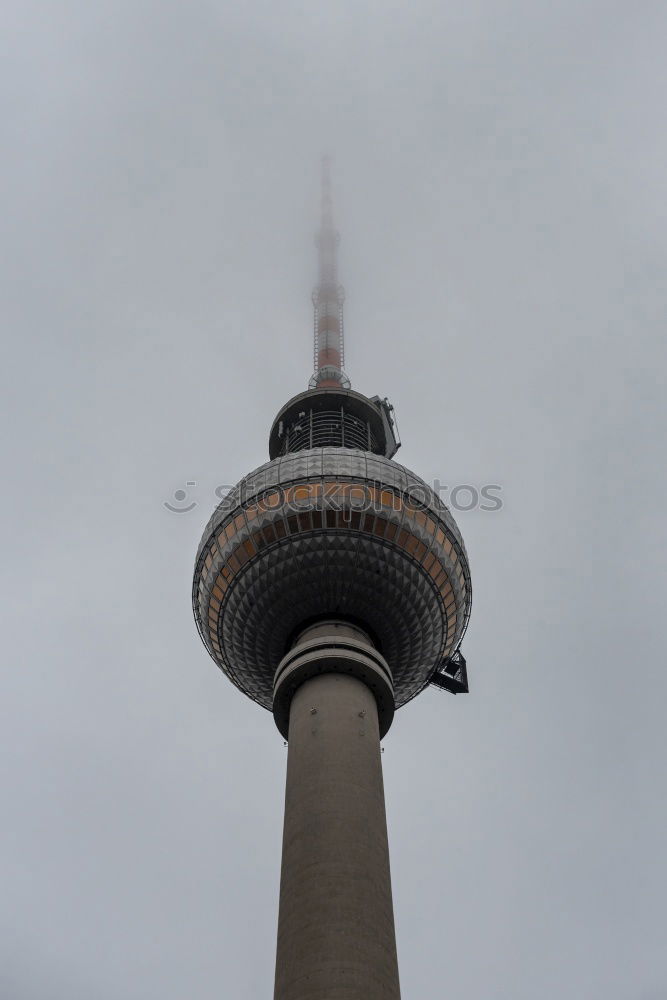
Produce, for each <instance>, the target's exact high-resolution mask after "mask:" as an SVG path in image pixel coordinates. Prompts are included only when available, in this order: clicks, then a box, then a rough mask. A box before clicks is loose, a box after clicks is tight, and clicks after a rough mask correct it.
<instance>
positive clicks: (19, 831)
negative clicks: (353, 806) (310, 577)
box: [0, 0, 667, 1000]
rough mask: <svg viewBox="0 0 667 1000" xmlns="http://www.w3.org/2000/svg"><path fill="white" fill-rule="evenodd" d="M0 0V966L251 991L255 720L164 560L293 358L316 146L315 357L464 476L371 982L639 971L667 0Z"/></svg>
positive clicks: (261, 454)
mask: <svg viewBox="0 0 667 1000" xmlns="http://www.w3.org/2000/svg"><path fill="white" fill-rule="evenodd" d="M2 20H3V32H2V35H3V39H4V55H3V60H2V69H1V70H0V72H1V74H2V78H3V80H2V82H3V86H2V90H1V93H2V98H1V99H2V104H3V108H2V122H3V131H4V156H3V158H2V178H3V190H4V194H5V207H4V212H3V226H2V250H3V265H2V272H1V273H2V283H3V286H4V287H3V291H4V294H3V299H4V301H5V309H4V314H5V322H4V329H5V337H4V351H3V365H2V381H3V386H2V389H3V391H2V403H3V407H4V419H3V423H2V427H3V435H2V436H3V465H2V467H3V470H4V476H5V485H4V488H3V500H4V506H5V515H4V521H3V526H4V529H5V531H4V540H3V548H2V551H3V559H2V580H3V585H4V586H3V594H4V596H3V602H2V607H3V612H4V617H5V622H4V629H3V635H4V647H5V658H4V659H5V667H4V670H3V672H2V692H0V719H1V723H0V725H1V729H0V731H1V733H2V737H1V739H2V744H3V751H2V755H1V758H0V760H1V764H0V767H1V769H2V789H3V790H2V800H3V805H4V820H3V823H2V828H1V829H0V865H1V866H2V870H1V879H2V885H3V892H2V901H1V902H0V921H1V922H0V970H1V971H0V994H1V995H2V997H3V998H6V1000H43V998H46V997H48V998H49V1000H61V998H62V1000H71V998H72V997H86V998H90V1000H118V998H119V997H121V996H122V997H123V998H124V1000H153V998H155V1000H157V998H159V1000H184V998H186V997H187V998H192V1000H214V998H216V1000H217V998H220V997H224V998H227V997H229V998H234V1000H236V998H239V1000H263V998H266V997H269V996H271V995H272V988H273V963H274V957H275V931H276V919H277V904H278V885H279V866H280V847H281V830H282V807H283V794H284V775H285V763H286V750H285V748H284V746H283V741H282V738H281V737H280V736H279V734H278V732H277V730H276V729H275V726H274V724H273V721H272V719H271V716H270V715H269V714H268V713H267V712H265V711H263V710H262V709H260V708H258V707H257V706H256V705H255V704H253V703H252V702H250V701H249V700H248V699H246V698H244V697H243V696H242V695H241V694H240V693H239V692H238V691H237V690H236V689H235V688H234V687H233V686H232V685H231V684H230V683H229V682H228V681H227V680H226V679H225V678H224V677H223V676H222V674H221V673H220V672H219V671H218V670H217V669H216V668H215V666H214V664H213V662H212V661H211V660H210V658H209V657H208V655H207V654H206V651H205V649H204V647H203V645H202V644H201V642H200V640H199V638H198V636H197V633H196V629H195V626H194V621H193V616H192V610H191V606H190V587H191V579H192V568H193V562H194V554H195V550H196V546H197V542H198V540H199V537H200V535H201V531H202V529H203V526H204V524H205V522H206V520H207V519H208V516H209V514H210V511H211V509H212V507H213V505H214V503H215V502H216V500H215V495H214V490H215V489H216V487H218V486H220V485H224V484H229V485H231V484H233V483H235V482H236V481H237V480H238V479H240V477H241V476H242V475H243V474H245V473H246V472H248V471H250V470H251V469H252V468H254V467H256V466H257V465H259V464H260V463H262V462H263V461H265V460H266V458H267V457H268V452H267V439H268V431H269V427H270V424H271V421H272V419H273V416H274V415H275V413H276V412H277V410H278V409H279V407H280V406H281V405H282V403H283V402H284V401H285V400H286V399H287V398H288V397H289V396H291V395H293V394H295V393H296V392H299V391H301V390H302V389H304V388H305V387H306V385H307V381H308V377H309V375H310V372H311V363H312V342H311V338H312V305H311V302H310V294H311V290H312V286H313V284H314V282H315V280H316V260H315V250H314V246H313V233H314V231H315V229H316V226H317V219H318V200H319V192H318V166H319V158H320V155H321V153H322V152H323V151H328V152H330V153H332V155H333V158H334V159H333V168H332V169H333V185H334V206H335V214H336V220H337V225H338V228H339V229H340V231H341V245H340V275H341V280H342V281H343V283H344V285H345V288H346V296H347V297H346V368H347V371H348V374H349V375H350V378H351V380H352V384H353V387H354V388H356V389H358V390H359V391H361V392H365V393H368V394H369V395H373V394H375V393H379V394H380V395H381V396H385V395H387V396H389V398H390V399H391V401H392V403H393V404H394V406H395V408H396V414H397V417H398V423H399V427H400V432H401V437H402V440H403V446H402V448H401V451H400V452H399V454H398V455H397V460H399V461H401V462H402V463H404V464H405V465H407V466H408V467H410V468H412V469H414V470H415V471H416V472H418V473H419V474H420V475H422V476H423V477H424V478H426V479H428V480H429V481H433V480H436V479H437V480H438V482H439V483H440V484H441V486H442V488H443V490H444V489H445V487H446V488H447V489H448V490H449V491H450V492H451V489H452V488H453V487H455V486H456V485H461V484H469V485H473V486H475V487H476V488H481V487H482V486H483V485H485V484H487V485H488V484H497V485H498V486H499V487H500V496H501V497H502V509H500V510H498V511H492V512H489V511H482V510H480V509H479V508H475V509H472V510H470V511H467V512H465V511H463V512H458V511H454V513H455V515H456V517H457V521H458V523H459V525H460V527H461V529H462V531H463V534H464V538H465V540H466V544H467V547H468V553H469V556H470V563H471V571H472V580H473V592H474V597H473V610H472V617H471V621H470V626H469V629H468V633H467V636H466V638H465V641H464V645H463V649H464V652H465V655H466V657H467V660H468V668H469V678H470V685H471V691H470V694H469V695H468V696H464V697H456V698H454V697H451V696H449V695H446V694H444V693H442V692H439V691H436V690H434V689H431V690H427V691H425V692H424V693H423V694H422V695H421V696H420V697H419V698H417V699H416V700H415V701H414V702H412V703H411V704H409V705H408V706H406V707H405V708H403V709H402V710H401V711H400V712H399V713H398V714H397V717H396V720H395V723H394V726H393V728H392V730H391V732H390V733H389V735H388V736H387V738H386V739H385V741H384V748H385V753H384V756H383V765H384V775H385V787H386V797H387V813H388V824H389V839H390V849H391V857H392V878H393V888H394V905H395V913H396V927H397V943H398V954H399V964H400V971H401V985H402V992H403V996H404V997H405V998H406V1000H433V998H437V997H440V996H443V997H447V998H448V1000H490V998H494V1000H502V998H504V997H507V998H508V1000H510V998H511V1000H534V998H535V997H540V998H541V1000H561V997H562V996H563V994H564V993H565V994H567V995H568V996H569V997H571V998H574V1000H598V998H599V1000H603V998H604V1000H663V998H665V997H666V996H667V953H666V951H665V946H664V923H665V895H666V889H667V865H666V850H665V840H666V837H665V832H666V827H667V805H666V803H665V795H664V768H665V757H664V750H665V721H664V712H665V709H664V705H665V698H666V696H667V681H666V679H665V672H664V643H663V621H662V616H663V614H664V604H665V598H666V596H667V595H666V589H667V588H666V586H665V577H664V571H663V567H664V551H665V531H664V526H663V521H664V515H663V508H664V504H665V485H666V478H667V477H666V475H665V463H664V448H665V444H664V441H665V412H664V379H665V376H664V371H665V350H664V343H665V333H664V316H665V305H666V302H665V299H666V295H665V263H666V256H667V255H666V250H667V236H666V228H665V214H666V209H665V205H666V204H667V199H666V194H667V192H666V190H665V187H666V185H665V154H666V152H667V140H666V139H665V113H664V108H665V103H666V99H667V93H666V90H667V88H666V84H667V68H666V63H665V58H664V50H665V37H666V30H667V10H666V9H665V6H664V5H663V4H659V3H650V2H646V3H637V4H627V3H626V4H621V3H614V2H612V3H609V2H607V3H601V2H599V0H598V2H592V0H583V2H582V0H579V2H576V3H575V2H573V0H563V2H561V3H559V4H546V3H540V2H537V3H535V2H533V3H527V2H518V0H506V2H504V3H499V2H497V0H473V2H471V3H467V4H465V5H462V4H451V3H450V4H439V3H432V2H426V0H417V2H416V3H413V4H411V5H409V6H408V5H403V4H401V5H399V4H396V3H384V4H380V3H377V2H370V0H361V2H359V3H354V4H353V3H350V2H348V0H342V2H341V3H338V4H330V5H319V4H311V5H304V4H298V3H292V2H285V3H280V4H270V3H268V2H255V3H248V4H243V5H241V4H238V5H231V4H224V3H219V2H214V0H194V2H192V3H187V4H185V3H175V2H173V0H172V2H169V0H167V2H162V3H157V2H155V0H139V2H132V3H130V2H128V0H115V2H114V3H110V2H102V3H96V4H90V3H83V2H82V0H70V2H64V0H56V2H55V3H51V4H45V3H38V2H36V0H23V2H21V3H18V2H17V0H10V3H9V4H7V5H6V6H5V9H4V12H3V15H2ZM188 484H190V485H188ZM177 490H183V491H185V493H186V497H185V499H184V500H182V501H181V500H178V499H177V498H175V496H174V494H175V493H176V491H177ZM179 497H180V494H179ZM443 498H444V499H447V496H446V495H445V493H443ZM167 502H168V503H170V504H171V505H172V506H177V507H178V506H179V505H180V506H181V507H186V506H190V505H191V504H192V503H194V504H195V506H194V507H193V508H192V509H191V510H190V511H188V512H186V511H184V510H182V511H181V512H180V513H173V512H171V511H169V510H168V509H167V508H166V507H165V503H167Z"/></svg>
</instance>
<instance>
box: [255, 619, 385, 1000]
mask: <svg viewBox="0 0 667 1000" xmlns="http://www.w3.org/2000/svg"><path fill="white" fill-rule="evenodd" d="M332 649H337V650H338V651H339V652H340V662H339V663H338V665H337V669H336V671H335V672H330V670H331V668H330V665H328V662H327V661H328V659H329V658H330V656H331V651H332ZM376 657H377V653H376V651H375V649H374V647H373V644H372V643H371V641H370V640H369V638H368V636H367V635H365V634H364V633H363V631H361V630H360V629H358V628H354V627H350V626H349V625H346V624H345V623H342V622H327V623H322V624H320V625H316V626H313V627H311V628H309V629H307V630H305V631H304V632H303V633H302V635H301V636H299V638H298V640H297V642H296V643H295V646H294V647H293V649H292V661H291V662H292V663H293V664H294V668H293V669H294V670H296V671H298V670H299V669H300V666H299V661H304V662H305V669H306V675H305V679H303V680H302V682H301V683H300V684H299V685H297V687H296V688H295V690H294V692H293V696H292V699H291V705H290V707H289V751H288V758H287V783H286V792H285V823H284V830H283V854H282V869H281V878H280V909H279V917H278V947H277V956H276V980H275V994H274V1000H399V997H400V989H399V978H398V961H397V957H396V937H395V932H394V915H393V906H392V896H391V877H390V871H389V847H388V843H387V821H386V816H385V805H384V790H383V783H382V767H381V763H380V726H379V722H378V706H377V701H376V697H375V696H374V693H373V691H372V690H371V687H370V686H369V683H368V676H367V674H366V671H367V670H368V664H369V663H371V664H373V663H375V662H376ZM318 660H319V664H320V667H321V670H322V671H323V672H321V673H318V672H317V667H318ZM380 660H381V658H380ZM384 668H385V669H386V664H385V665H384ZM372 669H376V668H374V667H372ZM380 670H381V671H383V668H382V667H380ZM279 674H280V671H279ZM364 677H365V678H366V679H362V678H364ZM278 683H279V684H280V683H284V681H283V682H281V681H280V679H278Z"/></svg>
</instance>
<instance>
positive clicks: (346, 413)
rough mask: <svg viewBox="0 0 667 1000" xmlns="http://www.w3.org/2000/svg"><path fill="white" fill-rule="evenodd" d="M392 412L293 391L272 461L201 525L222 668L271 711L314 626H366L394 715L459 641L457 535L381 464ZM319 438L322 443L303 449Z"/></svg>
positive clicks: (204, 615)
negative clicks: (289, 663)
mask: <svg viewBox="0 0 667 1000" xmlns="http://www.w3.org/2000/svg"><path fill="white" fill-rule="evenodd" d="M385 407H386V404H382V403H381V402H380V401H377V400H369V399H368V398H367V397H364V396H361V394H359V393H352V392H351V391H349V390H348V391H346V390H344V389H338V390H332V389H323V390H311V391H309V392H308V393H303V394H301V396H298V397H295V400H292V401H290V403H288V404H287V405H286V406H285V407H283V410H281V413H280V414H279V415H278V417H277V418H276V422H275V423H274V427H273V429H272V432H271V438H270V450H271V453H272V454H273V453H274V452H278V454H277V455H276V457H274V458H272V460H271V461H269V462H267V463H266V464H265V465H261V466H260V467H259V468H258V469H256V470H255V471H254V472H251V473H250V474H249V475H248V476H246V477H245V478H244V479H242V480H241V482H240V483H239V484H238V485H237V486H236V487H235V488H234V489H233V490H232V491H231V492H230V493H229V494H228V495H227V497H226V498H225V499H224V501H223V502H222V503H221V504H220V505H219V506H218V508H217V509H216V510H215V512H214V513H213V516H212V517H211V519H210V520H209V522H208V524H207V525H206V528H205V530H204V534H203V537H202V540H201V543H200V545H199V549H198V553H197V559H196V565H195V574H194V584H193V606H194V613H195V618H196V621H197V626H198V628H199V632H200V634H201V637H202V639H203V641H204V644H205V645H206V647H207V649H208V651H209V653H210V654H211V656H212V657H213V659H214V660H215V662H216V663H217V664H218V666H219V667H220V668H221V670H222V671H223V672H224V673H225V674H226V675H227V676H228V677H229V679H230V680H231V681H232V682H233V683H234V684H235V685H236V686H237V687H238V688H240V689H241V690H242V691H244V692H245V693H246V694H247V695H248V696H249V697H250V698H252V699H253V700H255V701H256V702H258V703H259V704H260V705H263V706H264V707H265V708H269V709H270V708H271V707H272V704H273V684H274V675H275V673H276V670H277V668H278V665H279V664H280V662H281V660H282V658H283V657H284V656H285V654H286V653H287V652H288V650H289V648H290V645H291V643H292V642H293V640H294V638H295V635H296V634H297V633H298V632H299V631H300V630H301V629H302V628H303V627H305V626H306V625H308V624H309V623H311V622H315V621H317V620H320V619H322V620H323V619H332V618H335V619H338V620H347V621H350V622H352V623H356V624H358V625H360V626H361V627H362V628H364V629H365V630H366V631H367V633H368V634H369V635H370V636H371V637H372V638H373V641H374V643H375V645H376V647H377V649H378V651H379V652H380V653H381V655H382V657H384V659H385V660H386V662H387V664H388V666H389V669H390V671H391V675H392V678H393V686H394V698H395V706H396V707H397V708H399V707H400V706H401V705H403V704H405V703H406V702H407V701H409V700H410V699H411V698H413V697H414V696H415V695H416V694H418V692H419V691H420V690H421V689H422V688H423V687H424V686H425V685H426V684H428V682H429V681H430V680H431V679H432V677H433V675H434V673H435V672H436V671H437V670H438V668H439V667H440V666H441V665H442V664H443V662H444V661H446V660H447V658H448V657H449V656H450V655H451V654H452V653H453V652H454V651H455V650H456V649H457V647H458V645H459V643H460V641H461V638H462V635H463V632H464V630H465V627H466V624H467V621H468V617H469V613H470V602H471V588H470V573H469V569H468V560H467V556H466V551H465V547H464V544H463V540H462V538H461V534H460V532H459V530H458V528H457V526H456V523H455V521H454V519H453V517H452V515H451V514H450V512H449V510H448V509H447V507H446V506H445V505H444V504H443V503H442V501H441V500H440V498H439V496H438V495H437V494H436V493H435V492H434V491H433V490H432V489H431V488H430V487H429V486H428V485H427V484H426V483H425V482H424V480H423V479H420V478H419V477H418V476H416V475H415V474H414V473H413V472H410V471H409V470H408V469H406V468H404V467H403V466H402V465H399V464H397V463H396V462H394V461H392V460H391V459H390V458H388V457H387V454H386V453H387V452H390V451H391V450H392V447H391V442H392V441H393V437H392V436H391V434H390V427H389V424H388V422H387V413H386V409H385ZM364 414H365V415H366V417H367V420H366V421H364V420H363V419H362V417H363V416H364ZM327 415H328V416H327ZM383 419H384V431H383ZM346 429H347V437H346V438H345V432H346ZM318 431H319V432H321V434H322V435H323V436H325V437H326V438H327V441H328V444H325V445H324V446H323V447H308V445H310V444H311V442H312V439H313V437H314V435H315V434H316V433H317V432H318ZM281 439H282V440H283V442H284V443H283V444H281ZM344 440H345V441H346V442H347V441H349V440H351V442H352V444H353V445H356V444H359V443H360V442H361V441H364V442H365V443H367V447H366V449H363V448H360V447H354V446H353V447H349V445H348V443H343V442H344ZM334 442H335V443H334ZM292 448H295V449H297V450H291V449H292ZM394 450H395V445H394ZM281 451H282V454H280V452H281Z"/></svg>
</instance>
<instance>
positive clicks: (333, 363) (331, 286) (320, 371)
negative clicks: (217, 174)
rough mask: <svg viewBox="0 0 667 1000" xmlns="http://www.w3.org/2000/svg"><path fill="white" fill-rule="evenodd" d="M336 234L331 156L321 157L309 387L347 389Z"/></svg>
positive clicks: (341, 290) (337, 237) (338, 238)
mask: <svg viewBox="0 0 667 1000" xmlns="http://www.w3.org/2000/svg"><path fill="white" fill-rule="evenodd" d="M339 243H340V235H339V233H338V232H337V230H336V228H335V226H334V222H333V207H332V199H331V157H330V156H323V157H322V202H321V219H320V229H319V232H318V234H317V238H316V246H317V250H318V264H319V281H318V284H317V288H316V289H315V291H314V292H313V306H314V310H315V314H314V353H313V366H314V371H313V375H312V378H311V380H310V383H309V387H310V388H311V389H319V388H322V389H326V388H338V389H340V388H343V389H349V388H350V380H349V378H348V377H347V375H346V374H345V371H344V364H345V345H344V332H343V330H344V328H343V302H344V301H345V292H344V290H343V286H342V285H339V284H338V261H337V256H338V244H339Z"/></svg>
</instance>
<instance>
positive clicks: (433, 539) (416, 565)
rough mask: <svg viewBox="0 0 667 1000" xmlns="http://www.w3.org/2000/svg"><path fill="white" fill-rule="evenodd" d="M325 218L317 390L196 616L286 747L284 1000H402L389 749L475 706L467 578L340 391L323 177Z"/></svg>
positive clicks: (216, 540) (222, 523) (437, 513)
mask: <svg viewBox="0 0 667 1000" xmlns="http://www.w3.org/2000/svg"><path fill="white" fill-rule="evenodd" d="M321 210H322V214H321V223H320V229H319V232H318V236H317V247H318V256H319V281H318V285H317V288H316V289H315V292H314V293H313V303H314V309H315V324H314V326H315V337H314V372H313V375H312V377H311V379H310V383H309V388H308V389H307V391H305V392H302V393H300V394H299V395H297V396H295V397H294V398H293V399H290V400H289V401H288V402H287V403H285V405H284V406H283V407H282V409H281V410H280V412H279V413H278V415H277V416H276V418H275V420H274V421H273V424H272V427H271V431H270V435H269V458H270V461H269V462H267V463H266V464H264V465H262V466H260V467H259V468H258V469H256V470H255V471H254V472H251V473H250V474H249V475H247V476H246V477H245V478H244V479H243V480H242V481H241V482H240V483H239V484H238V485H237V486H236V487H235V488H234V489H233V490H232V491H231V493H230V494H228V496H227V497H226V498H225V500H224V501H223V502H222V503H221V504H220V506H219V507H218V508H217V509H216V510H215V511H214V513H213V516H212V517H211V519H210V521H209V522H208V524H207V525H206V528H205V530H204V534H203V536H202V540H201V543H200V545H199V549H198V551H197V559H196V564H195V572H194V583H193V607H194V614H195V619H196V622H197V628H198V629H199V633H200V635H201V637H202V639H203V642H204V645H205V646H206V648H207V649H208V651H209V653H210V655H211V656H212V658H213V659H214V660H215V662H216V663H217V665H218V666H219V667H220V669H221V670H222V671H223V673H225V674H226V675H227V677H229V679H230V680H231V681H232V683H234V684H235V685H236V686H237V687H238V688H239V689H240V690H241V691H243V692H244V693H245V694H247V695H248V697H250V698H252V699H253V700H254V701H256V702H257V703H258V704H259V705H261V706H262V707H264V708H267V709H269V710H270V711H272V712H273V717H274V719H275V723H276V725H277V727H278V729H279V731H280V733H281V734H282V735H283V737H284V739H285V740H286V741H288V756H287V782H286V794H285V820H284V832H283V851H282V870H281V881H280V908H279V916H278V947H277V957H276V978H275V994H274V998H275V1000H397V998H399V997H400V988H399V977H398V963H397V958H396V941H395V933H394V916H393V906H392V896H391V880H390V872H389V850H388V844H387V823H386V815H385V805H384V791H383V784H382V768H381V757H380V740H381V739H382V738H383V737H384V736H385V735H386V733H387V731H388V730H389V727H390V726H391V723H392V719H393V716H394V711H395V709H397V708H400V707H401V706H403V705H405V704H406V702H408V701H410V699H411V698H414V697H415V695H417V694H419V693H420V692H421V691H422V690H423V689H424V688H425V687H426V686H427V685H429V684H433V685H435V686H436V687H438V688H442V689H445V690H448V691H451V692H452V693H455V694H456V693H463V692H467V690H468V683H467V673H466V664H465V660H464V658H463V656H462V654H461V652H460V649H459V647H460V643H461V639H462V637H463V634H464V632H465V629H466V626H467V623H468V618H469V615H470V604H471V586H470V571H469V568H468V560H467V556H466V551H465V547H464V544H463V539H462V538H461V533H460V532H459V530H458V528H457V526H456V524H455V522H454V519H453V517H452V515H451V514H450V512H449V510H448V509H447V508H446V507H445V505H444V504H443V503H442V501H441V500H440V498H439V496H438V495H437V494H436V493H435V492H434V491H433V490H432V489H431V488H430V487H429V486H428V485H427V484H426V483H425V482H424V480H422V479H420V478H419V477H418V476H416V475H415V474H414V473H412V472H410V471H409V470H408V469H406V468H404V467H403V466H401V465H399V464H397V463H396V462H395V461H393V457H394V455H395V454H396V451H397V450H398V447H399V441H398V439H397V434H396V429H395V424H394V421H393V409H392V407H391V405H390V404H389V403H388V402H387V400H386V399H382V398H380V397H379V396H372V397H368V396H364V395H362V394H361V393H359V392H355V391H354V390H352V389H351V388H350V381H349V379H348V377H347V375H346V374H345V371H344V363H345V362H344V343H343V299H344V295H343V289H342V287H341V286H340V285H339V284H338V271H337V249H338V243H339V236H338V233H337V231H336V229H335V226H334V223H333V213H332V201H331V179H330V165H329V160H328V159H327V158H325V159H324V161H323V168H322V206H321Z"/></svg>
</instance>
